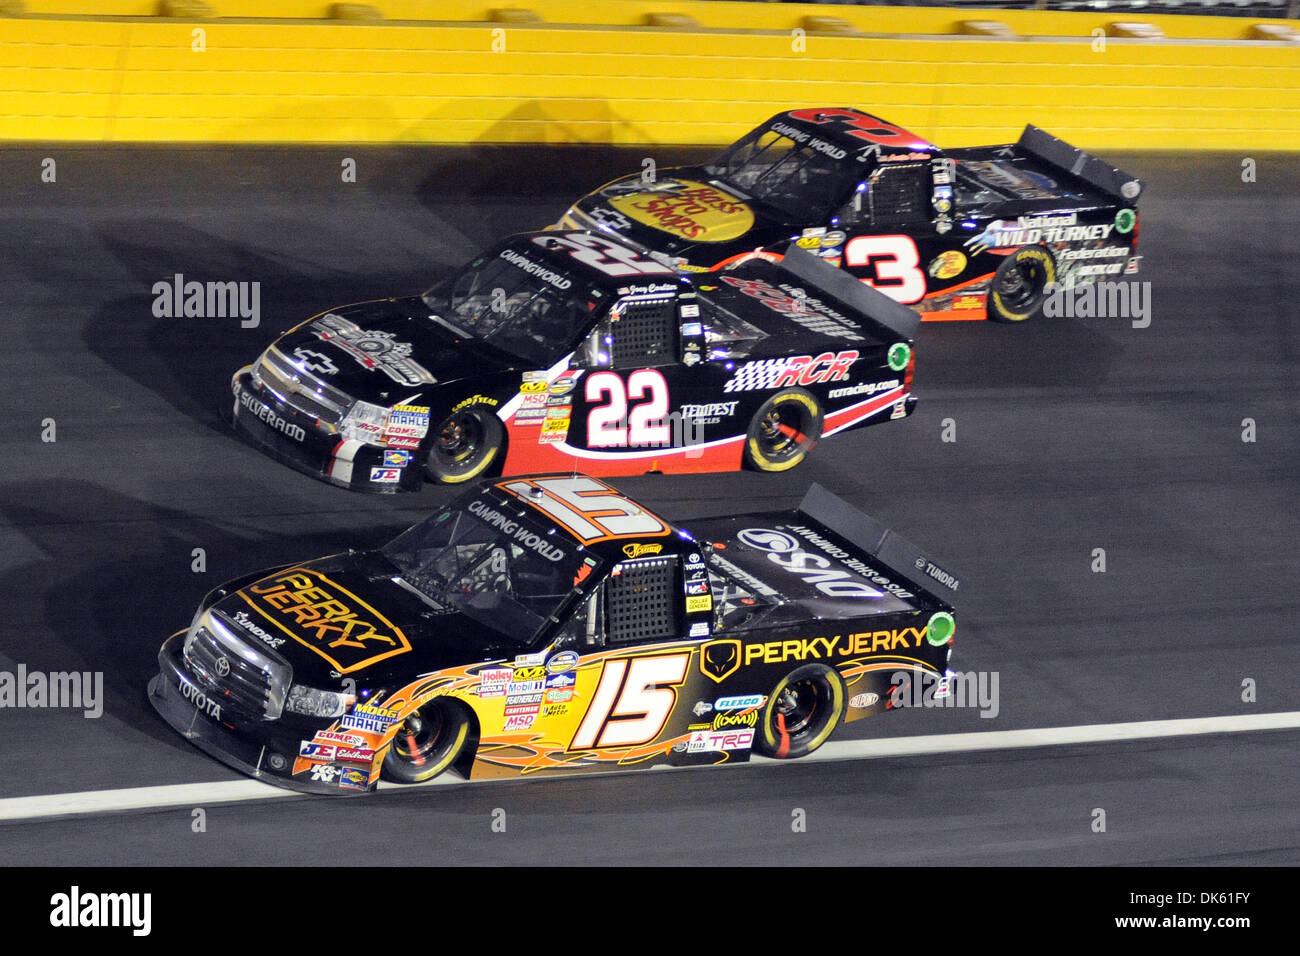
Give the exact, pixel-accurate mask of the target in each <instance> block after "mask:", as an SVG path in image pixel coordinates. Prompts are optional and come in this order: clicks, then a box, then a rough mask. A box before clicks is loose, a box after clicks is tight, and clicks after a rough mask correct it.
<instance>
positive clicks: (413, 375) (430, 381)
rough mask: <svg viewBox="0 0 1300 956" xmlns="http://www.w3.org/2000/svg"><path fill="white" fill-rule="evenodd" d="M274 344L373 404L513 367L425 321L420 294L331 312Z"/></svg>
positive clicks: (409, 399) (415, 397)
mask: <svg viewBox="0 0 1300 956" xmlns="http://www.w3.org/2000/svg"><path fill="white" fill-rule="evenodd" d="M275 347H276V348H277V349H279V350H280V352H282V353H283V354H284V355H285V356H286V358H288V359H289V361H291V362H294V363H295V364H298V363H304V364H302V365H300V367H301V368H302V369H303V370H304V371H306V372H309V373H310V374H311V375H314V376H316V377H317V378H318V379H320V380H321V381H323V382H326V383H328V384H329V385H331V386H333V387H335V388H337V389H339V390H341V391H342V392H344V393H345V394H347V395H349V396H351V397H352V398H358V399H361V400H363V401H367V402H373V403H375V404H377V405H393V404H397V403H402V404H410V403H415V402H417V401H420V396H423V395H426V393H427V392H428V391H429V390H430V389H432V388H433V387H435V386H437V385H443V384H446V383H447V382H450V381H455V380H458V379H464V378H472V377H477V376H482V375H487V374H492V373H495V372H501V371H505V370H507V369H509V368H510V366H511V365H512V363H511V362H510V361H509V360H508V359H507V358H506V357H505V356H504V355H502V353H500V352H498V351H496V350H495V349H491V348H489V347H486V346H484V345H482V344H480V343H476V342H474V340H473V339H462V338H459V337H458V336H457V335H456V334H455V333H454V332H452V331H451V330H450V329H448V328H446V327H445V326H442V325H440V324H439V323H438V322H436V321H435V320H434V319H432V318H430V309H429V307H428V306H427V305H426V304H425V302H424V300H423V299H421V298H420V297H419V296H410V297H406V298H400V299H379V300H376V301H373V302H360V303H357V304H355V305H348V306H344V307H342V308H338V309H333V310H331V311H329V312H325V313H323V314H321V315H318V316H316V317H315V318H311V319H308V320H307V321H306V322H304V323H302V324H301V325H299V326H297V327H296V328H294V329H292V330H290V331H289V332H287V333H285V334H284V335H283V336H281V337H280V338H279V339H277V340H276V343H275ZM421 403H422V404H428V402H427V401H423V402H421Z"/></svg>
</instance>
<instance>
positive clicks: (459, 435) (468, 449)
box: [433, 414, 484, 468]
mask: <svg viewBox="0 0 1300 956" xmlns="http://www.w3.org/2000/svg"><path fill="white" fill-rule="evenodd" d="M483 438H484V431H483V423H482V422H481V421H479V418H478V416H477V415H474V414H462V415H453V416H451V417H450V418H448V419H447V420H446V421H445V422H444V423H443V426H442V428H441V430H439V432H438V436H437V438H435V439H434V442H433V453H434V455H435V456H436V457H437V458H438V460H439V461H440V462H441V463H442V464H444V465H446V466H449V467H451V468H459V467H464V466H465V465H466V464H468V463H469V462H472V461H473V460H474V458H475V456H476V455H477V454H478V453H479V450H480V449H481V448H482V447H483Z"/></svg>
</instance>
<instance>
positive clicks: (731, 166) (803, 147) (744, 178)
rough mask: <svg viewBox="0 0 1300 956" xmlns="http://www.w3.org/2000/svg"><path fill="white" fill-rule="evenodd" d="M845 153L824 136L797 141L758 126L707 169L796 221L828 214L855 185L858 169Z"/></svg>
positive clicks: (720, 179)
mask: <svg viewBox="0 0 1300 956" xmlns="http://www.w3.org/2000/svg"><path fill="white" fill-rule="evenodd" d="M854 165H855V164H854V163H852V162H851V161H849V159H848V157H847V155H846V151H845V150H844V149H841V148H839V147H834V146H831V145H830V144H828V143H826V142H825V141H823V140H819V139H816V138H812V139H809V140H808V141H807V142H805V143H797V142H795V141H794V140H793V139H791V138H790V137H788V136H785V135H783V134H781V133H778V132H776V131H775V130H773V129H770V128H766V127H764V128H760V129H758V130H755V131H754V132H753V133H750V134H749V135H748V136H746V137H745V138H744V139H742V140H740V141H739V142H737V143H735V144H734V145H733V146H731V147H730V148H729V149H728V150H727V151H726V152H725V153H723V154H722V155H721V156H720V157H718V159H716V160H715V161H714V162H712V163H710V164H709V165H708V166H706V167H705V169H706V170H708V172H709V174H710V175H711V176H713V177H714V178H716V179H717V180H718V181H719V182H721V183H723V184H724V185H727V186H732V187H734V188H735V189H737V190H739V191H741V192H744V193H747V194H749V195H750V196H753V197H755V198H757V199H760V200H762V201H763V202H765V203H767V204H768V205H770V206H773V207H775V208H776V209H778V210H780V211H781V212H782V213H783V214H784V215H786V216H787V217H789V218H790V219H791V220H796V219H797V220H799V221H800V222H805V221H811V220H816V219H821V218H824V217H827V216H829V215H830V214H831V212H832V211H834V209H835V208H836V207H838V206H839V205H841V204H842V203H843V202H844V201H845V199H846V198H847V196H848V195H849V193H850V192H851V191H852V189H853V188H854V186H856V185H857V181H856V179H855V177H856V175H857V170H855V169H854V168H853V166H854Z"/></svg>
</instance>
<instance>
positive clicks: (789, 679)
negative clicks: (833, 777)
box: [754, 664, 848, 759]
mask: <svg viewBox="0 0 1300 956" xmlns="http://www.w3.org/2000/svg"><path fill="white" fill-rule="evenodd" d="M847 697H848V691H847V690H846V689H845V687H844V678H842V677H840V675H839V674H838V673H837V672H836V671H834V670H833V669H832V668H830V667H827V666H826V665H825V664H804V665H803V666H802V667H797V668H795V669H794V670H792V671H791V672H790V673H789V674H787V675H785V677H783V678H782V679H781V682H780V683H779V684H777V685H776V688H775V689H774V690H773V691H772V693H771V695H770V696H769V697H768V699H767V703H766V704H765V705H764V707H763V709H762V711H761V712H760V713H759V718H758V732H757V733H756V734H755V735H754V749H755V750H757V751H758V752H759V753H761V754H762V755H763V756H765V757H776V758H777V759H793V758H795V757H802V756H804V755H805V754H810V753H812V752H813V751H814V750H816V749H817V748H818V747H820V746H821V745H822V744H824V743H825V742H826V738H827V737H829V736H830V735H831V731H833V730H834V729H835V728H836V727H837V726H839V723H840V720H841V719H843V717H844V709H845V701H846V699H847Z"/></svg>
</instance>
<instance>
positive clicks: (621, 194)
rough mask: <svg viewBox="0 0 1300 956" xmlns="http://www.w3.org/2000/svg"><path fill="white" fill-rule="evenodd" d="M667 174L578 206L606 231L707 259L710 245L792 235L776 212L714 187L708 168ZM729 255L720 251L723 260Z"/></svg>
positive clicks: (625, 182)
mask: <svg viewBox="0 0 1300 956" xmlns="http://www.w3.org/2000/svg"><path fill="white" fill-rule="evenodd" d="M666 172H667V175H660V177H659V178H658V179H656V180H655V181H654V182H653V183H644V182H642V181H641V178H640V176H637V175H633V176H625V177H623V178H622V179H616V180H615V181H614V182H612V183H610V184H608V185H607V186H604V187H603V188H601V189H600V190H598V191H597V192H594V193H591V194H590V195H588V196H584V197H583V198H582V199H580V200H578V202H577V203H576V204H575V207H576V208H577V209H578V211H579V212H581V213H582V214H583V216H584V217H586V218H587V219H588V220H593V221H595V222H598V223H599V224H600V225H601V226H602V227H603V228H606V229H609V230H611V231H613V232H615V233H617V234H618V235H619V236H621V237H623V238H625V239H628V240H630V241H632V242H634V243H637V244H639V245H642V246H645V247H647V248H650V249H655V250H658V251H661V252H665V253H667V254H669V255H679V254H684V251H689V250H693V249H698V250H699V252H700V253H701V254H706V251H707V248H708V247H709V246H719V247H720V246H721V244H724V243H731V242H736V241H742V240H746V239H747V237H748V238H753V239H754V241H755V242H756V243H758V244H762V243H764V242H766V241H770V240H769V238H768V237H769V236H775V235H777V234H779V233H781V232H783V231H786V227H785V225H784V224H783V223H781V222H780V221H779V220H778V219H777V218H776V217H775V216H774V214H773V212H772V210H770V209H767V208H766V207H765V206H764V205H763V204H762V203H757V202H754V201H752V200H749V199H746V198H744V197H742V196H739V195H736V194H734V193H732V192H731V191H730V190H727V189H725V188H724V187H722V186H719V185H717V184H715V183H713V182H711V181H710V179H709V174H708V173H707V172H706V171H705V170H704V169H702V168H698V167H688V168H683V169H673V170H667V171H666ZM723 254H724V253H723V251H721V249H720V250H719V258H721V257H722V255H723Z"/></svg>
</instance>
